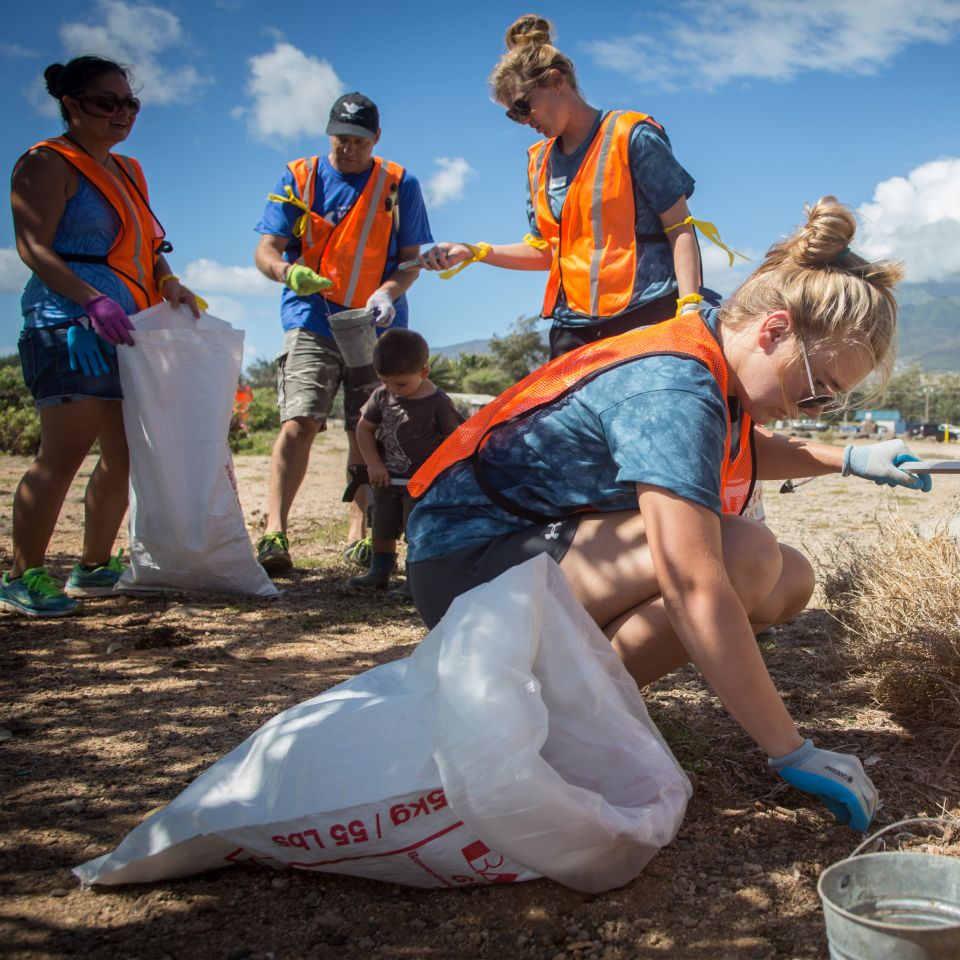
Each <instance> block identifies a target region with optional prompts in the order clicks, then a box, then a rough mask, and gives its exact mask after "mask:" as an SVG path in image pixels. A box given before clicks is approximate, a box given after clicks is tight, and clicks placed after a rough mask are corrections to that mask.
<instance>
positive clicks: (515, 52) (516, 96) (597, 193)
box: [420, 15, 701, 357]
mask: <svg viewBox="0 0 960 960" xmlns="http://www.w3.org/2000/svg"><path fill="white" fill-rule="evenodd" d="M551 34H552V28H551V25H550V23H549V22H548V21H546V20H544V19H542V18H540V17H537V16H534V15H527V16H523V17H521V18H520V19H519V20H517V21H516V22H515V23H514V24H513V25H512V26H511V27H510V29H509V30H508V31H507V35H506V43H507V53H506V54H504V56H503V57H501V59H500V62H499V63H498V64H497V66H496V67H495V68H494V70H493V72H492V74H491V75H490V85H491V88H492V90H493V97H494V100H496V102H497V103H499V104H501V105H502V106H503V107H505V108H506V114H507V117H509V119H511V120H512V121H514V122H515V123H520V124H523V125H525V126H529V127H531V128H532V129H533V130H535V131H536V132H537V133H538V134H539V135H540V136H541V137H542V138H543V139H541V140H540V141H538V142H537V143H535V144H534V145H533V146H532V147H531V148H530V149H529V151H528V163H527V182H528V194H527V219H528V222H529V226H530V232H529V234H528V235H527V237H526V238H525V239H524V241H523V242H520V243H510V244H495V245H492V246H491V245H489V244H478V245H472V244H465V243H438V244H437V245H436V246H435V247H433V248H432V249H431V250H429V251H427V253H425V254H424V255H423V256H422V257H421V261H420V262H421V263H422V264H423V266H425V267H427V268H428V269H430V270H449V269H451V268H453V267H455V266H456V265H457V264H465V263H467V262H471V261H473V260H482V261H483V262H484V263H486V264H489V265H491V266H495V267H503V268H506V269H509V270H547V271H549V277H548V280H547V287H546V291H545V294H544V300H543V306H542V315H543V317H545V318H547V319H549V320H550V321H551V323H552V325H551V329H550V355H551V357H556V356H559V355H560V354H561V353H565V352H566V351H567V350H572V349H574V348H576V347H579V346H582V345H583V344H584V343H592V342H594V341H596V340H599V339H602V338H604V337H608V336H613V335H614V334H617V333H623V332H624V331H626V330H632V329H634V328H636V327H642V326H647V325H649V324H652V323H658V322H660V321H662V320H666V319H667V318H668V317H672V316H673V315H674V314H675V313H676V312H677V310H678V304H677V301H678V299H679V300H680V301H682V303H681V305H680V309H684V308H686V309H691V310H695V309H696V304H697V303H698V302H699V301H700V286H701V271H700V252H699V249H698V247H697V240H696V236H695V234H694V229H693V225H692V222H687V221H688V218H689V217H690V211H689V209H688V207H687V201H688V199H689V198H690V196H691V195H692V193H693V189H694V180H693V178H692V177H691V176H690V174H689V173H687V171H686V170H685V169H684V168H683V167H682V166H681V165H680V164H679V163H678V162H677V160H676V158H675V157H674V155H673V150H672V148H671V146H670V139H669V137H668V136H667V134H666V131H665V130H664V128H663V127H662V126H661V125H660V124H659V123H658V122H657V121H656V120H654V119H653V118H652V117H649V116H647V115H646V114H643V113H636V112H633V111H623V110H614V111H605V110H601V109H599V108H597V107H593V106H591V105H590V104H589V103H587V101H586V100H585V99H584V97H583V94H582V92H581V90H580V87H579V85H578V83H577V76H576V71H575V69H574V65H573V62H572V61H571V60H570V59H569V58H568V57H567V56H565V55H564V54H563V53H561V52H560V51H559V50H558V49H557V48H556V47H555V46H553V44H552V42H551Z"/></svg>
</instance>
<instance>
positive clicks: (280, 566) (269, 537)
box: [256, 530, 293, 574]
mask: <svg viewBox="0 0 960 960" xmlns="http://www.w3.org/2000/svg"><path fill="white" fill-rule="evenodd" d="M256 551H257V563H259V564H260V566H261V567H263V569H264V570H266V571H267V573H270V574H273V573H282V572H283V571H284V570H289V569H290V568H291V567H292V566H293V561H292V560H291V559H290V543H289V541H288V540H287V537H286V534H283V533H281V532H280V531H279V530H277V531H276V533H265V534H264V535H263V536H262V537H261V538H260V539H259V540H258V541H257V546H256Z"/></svg>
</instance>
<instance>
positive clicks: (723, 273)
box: [699, 234, 763, 297]
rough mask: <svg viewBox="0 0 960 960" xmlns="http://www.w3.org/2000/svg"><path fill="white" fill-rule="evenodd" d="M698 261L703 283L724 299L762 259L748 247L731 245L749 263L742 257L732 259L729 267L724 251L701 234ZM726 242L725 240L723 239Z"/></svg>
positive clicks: (728, 259) (761, 256)
mask: <svg viewBox="0 0 960 960" xmlns="http://www.w3.org/2000/svg"><path fill="white" fill-rule="evenodd" d="M699 240H700V259H701V266H702V270H703V282H704V285H705V286H706V287H708V288H709V289H710V290H715V291H716V292H717V293H719V294H721V295H722V296H724V297H727V296H729V295H730V294H731V293H733V291H734V290H736V288H737V287H739V286H740V284H741V283H743V281H744V280H746V279H747V277H748V276H750V274H751V273H752V272H753V271H754V270H755V269H756V268H757V266H758V264H759V263H760V261H761V260H762V259H763V255H762V254H758V253H757V252H756V251H755V250H752V249H751V248H750V247H742V246H738V245H737V244H731V246H733V248H734V249H735V250H739V251H740V252H741V253H744V254H746V255H747V256H748V257H750V258H751V259H750V261H747V260H744V259H743V258H742V257H734V260H733V266H732V267H731V266H730V257H729V256H728V254H727V252H726V251H725V250H721V249H720V247H718V246H717V245H716V244H715V243H711V242H710V241H709V240H708V239H707V238H706V237H704V236H703V234H700V235H699ZM723 240H724V242H725V243H726V242H727V238H726V237H724V238H723Z"/></svg>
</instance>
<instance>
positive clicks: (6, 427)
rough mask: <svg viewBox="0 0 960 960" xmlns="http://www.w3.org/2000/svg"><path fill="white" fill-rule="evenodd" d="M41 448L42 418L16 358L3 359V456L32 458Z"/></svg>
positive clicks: (0, 442) (0, 410)
mask: <svg viewBox="0 0 960 960" xmlns="http://www.w3.org/2000/svg"><path fill="white" fill-rule="evenodd" d="M39 446H40V416H39V415H38V413H37V408H36V406H35V405H34V402H33V397H32V396H31V395H30V391H29V390H28V389H27V388H26V385H25V384H24V382H23V374H22V373H21V371H20V360H19V358H18V357H16V356H10V357H3V358H2V359H0V453H12V454H15V455H17V456H32V455H33V454H34V453H36V452H37V447H39Z"/></svg>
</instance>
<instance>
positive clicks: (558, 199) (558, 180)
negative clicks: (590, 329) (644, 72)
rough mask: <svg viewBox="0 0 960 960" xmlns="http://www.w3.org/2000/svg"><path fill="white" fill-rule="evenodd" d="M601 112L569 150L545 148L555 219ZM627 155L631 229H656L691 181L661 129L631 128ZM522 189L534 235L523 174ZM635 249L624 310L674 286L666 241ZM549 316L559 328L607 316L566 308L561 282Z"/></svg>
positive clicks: (670, 252)
mask: <svg viewBox="0 0 960 960" xmlns="http://www.w3.org/2000/svg"><path fill="white" fill-rule="evenodd" d="M604 116H606V114H603V113H601V114H600V116H598V117H597V121H596V123H595V124H594V126H593V129H592V130H591V131H590V133H589V134H588V135H587V137H586V139H585V140H584V141H583V143H582V144H580V146H579V147H577V149H576V150H574V151H573V153H570V154H564V153H561V151H560V150H559V148H558V147H557V146H556V145H555V146H554V148H553V150H551V151H550V169H549V170H548V172H547V197H548V198H549V200H550V211H551V213H553V215H554V217H556V218H557V219H559V218H560V211H561V210H562V209H563V202H564V200H565V199H566V196H567V190H568V188H569V185H570V183H571V182H572V181H573V178H574V177H575V176H576V175H577V171H578V170H579V169H580V166H581V164H582V163H583V158H584V157H585V156H586V154H587V148H588V147H589V146H590V144H591V143H592V142H593V140H594V138H595V137H596V134H597V131H598V130H599V129H600V124H601V122H602V120H603V117H604ZM629 157H630V173H631V175H632V178H633V199H634V203H635V205H636V218H637V224H636V232H637V234H638V235H640V234H644V233H649V234H653V233H662V232H663V225H662V224H661V223H660V215H661V214H663V213H666V212H667V211H668V210H669V209H670V208H671V207H672V206H673V205H674V204H675V203H676V202H677V201H678V200H679V199H680V198H681V197H687V198H689V197H691V196H693V188H694V179H693V177H691V176H690V174H689V173H687V171H686V170H685V169H684V168H683V167H682V166H681V165H680V164H679V163H678V162H677V159H676V157H674V155H673V150H672V148H671V146H670V138H669V137H668V136H667V132H666V130H663V129H658V128H657V127H655V126H653V125H652V124H649V123H638V124H637V125H636V126H635V127H634V128H633V132H632V133H631V134H630V146H629ZM524 188H525V193H526V197H527V221H528V223H529V225H530V232H531V233H532V234H533V235H534V236H535V237H539V236H540V231H539V229H538V227H537V218H536V216H535V214H534V209H533V201H532V199H531V197H530V181H529V179H527V178H524ZM638 251H639V256H638V257H637V273H636V280H635V281H634V285H633V297H632V298H631V301H630V305H629V307H627V308H626V309H632V308H634V307H638V306H640V305H641V304H644V303H649V302H650V301H651V300H656V299H657V298H658V297H662V296H664V295H666V294H668V293H673V292H674V291H675V290H676V289H677V278H676V274H675V273H674V268H673V250H672V249H671V247H670V244H669V242H663V243H646V244H639V245H638ZM550 318H551V319H552V320H553V322H554V323H557V324H560V325H561V326H564V327H582V326H587V325H589V324H592V323H602V322H603V321H604V320H609V319H610V318H609V317H590V316H586V315H584V314H581V313H575V312H574V311H573V310H571V309H570V307H569V306H567V302H566V298H565V297H564V295H563V287H562V286H561V288H560V292H559V295H558V297H557V303H556V305H555V306H554V308H553V313H552V314H551V315H550Z"/></svg>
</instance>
